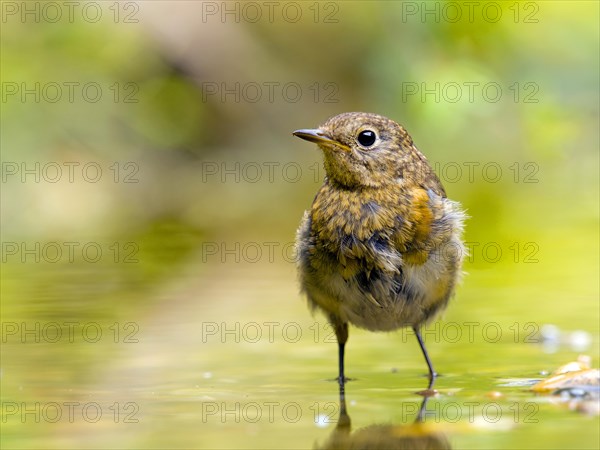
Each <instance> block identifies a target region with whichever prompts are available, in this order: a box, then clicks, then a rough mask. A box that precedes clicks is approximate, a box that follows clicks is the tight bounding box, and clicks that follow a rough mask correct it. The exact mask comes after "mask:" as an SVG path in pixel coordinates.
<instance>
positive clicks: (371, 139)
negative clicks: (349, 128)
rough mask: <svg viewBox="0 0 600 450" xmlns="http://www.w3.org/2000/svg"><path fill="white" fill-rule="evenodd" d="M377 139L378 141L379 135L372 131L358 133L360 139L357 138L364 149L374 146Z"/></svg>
mask: <svg viewBox="0 0 600 450" xmlns="http://www.w3.org/2000/svg"><path fill="white" fill-rule="evenodd" d="M376 139H377V135H376V134H375V132H374V131H371V130H364V131H361V132H360V133H358V137H357V141H358V143H359V144H360V145H362V146H363V147H370V146H371V145H373V144H374V143H375V140H376Z"/></svg>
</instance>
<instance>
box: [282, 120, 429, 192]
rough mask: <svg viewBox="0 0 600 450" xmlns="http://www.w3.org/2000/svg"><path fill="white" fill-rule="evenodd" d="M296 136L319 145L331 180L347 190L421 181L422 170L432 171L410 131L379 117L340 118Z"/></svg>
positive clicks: (300, 132) (297, 132)
mask: <svg viewBox="0 0 600 450" xmlns="http://www.w3.org/2000/svg"><path fill="white" fill-rule="evenodd" d="M293 134H294V135H295V136H297V137H299V138H302V139H305V140H307V141H310V142H314V143H316V144H317V145H318V146H319V148H320V149H321V150H322V151H323V153H324V155H325V171H326V172H327V176H328V178H329V179H330V180H331V181H332V182H334V183H337V184H339V185H342V186H344V187H347V188H359V187H382V186H386V185H390V184H397V183H398V182H400V181H401V180H403V179H406V178H408V177H410V178H411V179H414V178H415V177H418V176H419V174H418V173H417V172H418V171H419V170H422V169H425V170H426V171H430V168H429V166H428V165H427V162H426V159H425V157H424V156H423V155H422V154H421V153H420V152H419V151H418V150H417V149H416V148H415V147H414V145H413V141H412V138H411V137H410V135H409V134H408V133H407V132H406V130H405V129H404V128H403V127H402V126H401V125H399V124H398V123H396V122H394V121H393V120H390V119H388V118H386V117H383V116H380V115H377V114H371V113H362V112H350V113H344V114H339V115H337V116H334V117H332V118H330V119H329V120H327V121H326V122H325V123H324V124H323V125H321V126H319V127H318V128H316V129H303V130H296V131H294V133H293ZM423 166H426V167H423Z"/></svg>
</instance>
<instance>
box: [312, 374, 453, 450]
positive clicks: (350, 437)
mask: <svg viewBox="0 0 600 450" xmlns="http://www.w3.org/2000/svg"><path fill="white" fill-rule="evenodd" d="M420 394H421V395H423V401H422V402H421V406H420V408H419V411H418V413H417V415H416V418H415V420H414V422H413V423H410V424H401V425H400V424H398V425H395V424H373V425H369V426H367V427H365V428H360V429H358V430H356V431H354V432H352V431H351V420H350V416H349V414H348V410H347V408H346V397H345V392H344V387H343V386H342V387H341V388H340V400H339V401H340V415H339V418H338V422H337V425H336V427H335V429H334V430H333V431H332V433H331V435H330V436H329V439H328V440H327V441H326V442H325V443H324V444H323V445H321V446H317V447H316V448H318V449H321V450H328V449H373V450H375V449H389V450H401V449H402V450H403V449H407V450H408V449H411V450H420V449H424V450H425V449H428V450H438V449H439V450H442V449H451V448H452V447H451V446H450V442H449V441H448V439H447V438H446V436H445V435H444V434H443V433H441V432H440V431H439V430H434V429H432V428H431V427H430V426H428V425H427V424H426V423H425V421H424V418H425V417H426V415H427V409H426V408H427V401H428V400H429V398H430V397H431V396H432V395H433V394H434V391H432V390H431V385H430V386H429V387H428V389H427V390H425V391H423V392H421V393H420Z"/></svg>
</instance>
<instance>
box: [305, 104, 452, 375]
mask: <svg viewBox="0 0 600 450" xmlns="http://www.w3.org/2000/svg"><path fill="white" fill-rule="evenodd" d="M294 134H295V135H296V136H298V137H301V138H303V139H306V140H309V141H311V142H315V143H317V144H318V146H319V147H320V149H321V150H322V151H323V154H324V165H325V170H326V174H327V176H326V178H325V180H324V183H323V186H322V187H321V188H320V189H319V191H318V192H317V195H316V197H315V199H314V201H313V204H312V207H311V209H310V210H309V211H307V212H306V213H305V215H304V218H303V221H302V224H301V226H300V228H299V230H298V235H297V250H298V255H299V273H300V281H301V286H302V290H303V291H304V292H305V293H306V295H307V297H308V301H309V304H310V305H311V306H312V307H314V308H317V309H320V310H322V311H324V312H325V314H326V315H327V316H328V318H329V321H330V322H331V323H332V325H333V326H334V328H335V330H336V334H337V337H338V342H339V344H340V377H339V380H340V384H341V385H342V386H343V383H344V380H345V379H344V375H343V354H344V344H345V341H346V339H347V335H348V331H347V330H348V323H351V324H353V325H356V326H359V327H362V328H366V329H369V330H373V331H390V330H394V329H397V328H400V327H405V326H410V327H412V328H413V329H414V330H415V332H416V333H417V337H418V338H419V342H420V343H421V344H422V341H421V339H420V335H419V334H418V330H419V327H420V326H421V325H422V324H424V323H426V322H427V321H428V320H430V319H431V318H433V317H434V316H435V314H436V313H437V312H439V311H441V310H442V309H443V308H444V307H445V306H446V304H447V302H448V300H449V299H450V297H451V296H452V294H453V291H454V287H455V285H456V283H457V281H458V280H459V278H460V274H461V263H462V256H463V254H464V248H463V244H462V240H461V234H462V224H463V220H464V214H463V213H462V211H461V209H460V207H459V205H458V204H457V203H456V202H452V201H450V200H448V199H447V198H446V192H445V190H444V188H443V186H442V184H441V183H440V180H439V179H438V177H437V176H436V175H435V173H434V172H433V170H432V169H431V167H430V166H429V164H428V162H427V159H426V158H425V156H423V154H421V153H420V152H419V151H418V150H417V148H416V147H415V145H414V144H413V141H412V138H411V137H410V135H409V134H408V133H407V132H406V130H404V128H403V127H402V126H400V125H399V124H397V123H396V122H394V121H392V120H390V119H387V118H385V117H382V116H379V115H376V114H369V113H345V114H340V115H338V116H335V117H332V118H331V119H329V120H328V121H327V122H325V123H324V124H323V125H321V126H320V127H319V128H318V129H314V130H298V131H296V132H294ZM422 349H423V352H424V354H425V358H426V360H427V363H428V365H429V369H430V378H431V380H432V382H433V378H434V377H435V372H434V371H433V367H432V366H431V363H430V361H429V358H428V356H427V353H426V351H425V348H424V346H423V345H422Z"/></svg>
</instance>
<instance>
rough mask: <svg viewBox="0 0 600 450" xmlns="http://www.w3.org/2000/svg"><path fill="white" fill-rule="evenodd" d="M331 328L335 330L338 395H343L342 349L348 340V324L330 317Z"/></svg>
mask: <svg viewBox="0 0 600 450" xmlns="http://www.w3.org/2000/svg"><path fill="white" fill-rule="evenodd" d="M329 320H330V322H331V326H333V329H334V330H335V335H336V336H337V341H338V364H339V376H338V383H339V384H340V395H343V393H344V383H345V382H346V377H345V376H344V348H345V347H346V341H347V340H348V323H347V322H342V321H340V320H339V319H338V318H337V317H333V316H331V317H330V319H329Z"/></svg>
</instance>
